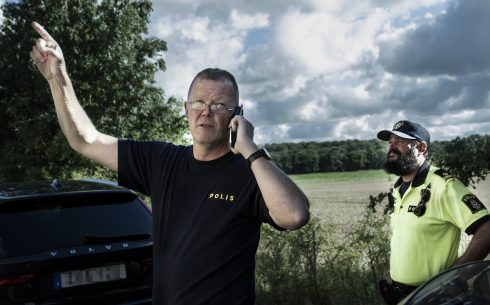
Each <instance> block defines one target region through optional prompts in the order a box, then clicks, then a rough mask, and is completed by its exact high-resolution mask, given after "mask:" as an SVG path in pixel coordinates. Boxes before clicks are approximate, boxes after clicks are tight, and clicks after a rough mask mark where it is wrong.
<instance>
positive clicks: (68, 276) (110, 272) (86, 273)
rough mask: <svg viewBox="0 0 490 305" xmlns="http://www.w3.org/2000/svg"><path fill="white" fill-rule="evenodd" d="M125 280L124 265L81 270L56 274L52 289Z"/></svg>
mask: <svg viewBox="0 0 490 305" xmlns="http://www.w3.org/2000/svg"><path fill="white" fill-rule="evenodd" d="M125 278H126V266H125V265H124V264H119V265H111V266H103V267H96V268H89V269H82V270H72V271H66V272H58V273H55V274H54V288H55V289H60V288H67V287H74V286H82V285H89V284H96V283H102V282H110V281H117V280H123V279H125Z"/></svg>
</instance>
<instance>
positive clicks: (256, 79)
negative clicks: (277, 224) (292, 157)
mask: <svg viewBox="0 0 490 305" xmlns="http://www.w3.org/2000/svg"><path fill="white" fill-rule="evenodd" d="M153 5H154V12H153V14H152V17H151V23H150V34H151V35H152V36H156V37H158V38H161V39H163V40H165V41H166V42H167V46H168V51H167V52H166V54H165V60H166V65H167V69H166V71H165V72H162V73H159V74H158V76H157V80H158V84H159V85H160V86H162V88H164V90H165V92H166V95H167V96H176V97H182V98H184V99H185V98H186V96H187V90H188V86H189V84H190V82H191V81H192V79H193V77H194V76H195V74H197V73H198V72H199V71H201V70H202V69H204V68H207V67H219V68H222V69H225V70H228V71H230V72H231V73H232V74H233V75H234V76H235V78H236V79H237V82H238V85H239V88H240V103H242V104H243V105H244V116H245V117H246V118H247V119H248V120H250V121H251V122H252V123H253V124H254V125H255V140H256V142H258V143H260V144H266V143H282V142H300V141H332V140H346V139H359V140H366V139H373V138H376V133H377V132H378V131H379V130H382V129H391V128H392V126H393V124H394V123H396V122H397V121H399V120H403V119H408V120H412V121H415V122H419V123H421V124H423V125H424V126H425V127H427V129H428V130H429V131H430V133H431V135H432V139H433V140H450V139H453V138H455V137H457V136H460V137H464V136H468V135H471V134H476V133H479V134H490V35H489V34H488V31H489V28H490V18H488V16H489V15H490V1H488V0H470V1H468V0H398V1H392V0H329V1H324V0H267V1H263V0H236V1H232V0H208V1H201V0H164V1H155V2H154V4H153Z"/></svg>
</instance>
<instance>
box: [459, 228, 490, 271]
mask: <svg viewBox="0 0 490 305" xmlns="http://www.w3.org/2000/svg"><path fill="white" fill-rule="evenodd" d="M489 252H490V221H487V222H485V223H483V224H481V225H480V227H478V229H477V230H476V232H475V234H474V235H473V237H472V239H471V242H470V244H469V245H468V247H467V248H466V251H465V252H464V253H463V255H461V257H460V258H459V259H458V260H457V261H456V263H455V264H454V265H455V266H456V265H461V264H464V263H468V262H472V261H477V260H482V259H484V258H485V257H486V256H487V255H488V253H489Z"/></svg>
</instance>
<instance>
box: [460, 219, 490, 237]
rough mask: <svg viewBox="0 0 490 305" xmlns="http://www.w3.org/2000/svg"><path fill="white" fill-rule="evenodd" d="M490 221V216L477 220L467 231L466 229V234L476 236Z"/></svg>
mask: <svg viewBox="0 0 490 305" xmlns="http://www.w3.org/2000/svg"><path fill="white" fill-rule="evenodd" d="M489 220H490V215H485V216H483V217H482V218H479V219H478V220H476V221H475V222H474V223H472V224H471V225H470V226H469V227H468V228H467V229H466V231H465V232H466V234H468V235H473V234H475V232H476V230H477V229H478V228H479V227H480V226H481V225H482V224H483V223H485V222H487V221H489Z"/></svg>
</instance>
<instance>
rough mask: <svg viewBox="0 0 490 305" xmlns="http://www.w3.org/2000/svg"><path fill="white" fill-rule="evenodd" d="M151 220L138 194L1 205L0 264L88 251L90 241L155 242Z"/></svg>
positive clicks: (55, 199)
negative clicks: (125, 238) (136, 238)
mask: <svg viewBox="0 0 490 305" xmlns="http://www.w3.org/2000/svg"><path fill="white" fill-rule="evenodd" d="M151 230H152V228H151V215H150V213H149V212H148V210H147V209H146V208H145V207H144V206H143V204H141V203H140V202H139V201H138V199H137V197H136V196H135V195H133V194H101V195H91V196H78V197H64V198H51V199H36V200H29V201H15V202H9V203H5V204H1V205H0V258H6V257H12V256H22V255H29V254H34V253H38V252H42V251H47V250H52V249H59V248H64V247H73V246H81V245H84V240H85V241H86V237H87V236H101V237H104V236H120V235H135V234H142V236H147V237H148V236H150V234H151Z"/></svg>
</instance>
